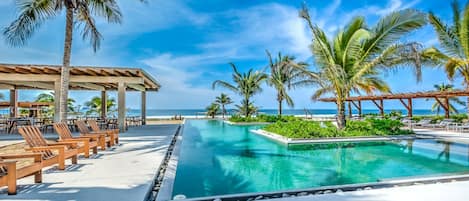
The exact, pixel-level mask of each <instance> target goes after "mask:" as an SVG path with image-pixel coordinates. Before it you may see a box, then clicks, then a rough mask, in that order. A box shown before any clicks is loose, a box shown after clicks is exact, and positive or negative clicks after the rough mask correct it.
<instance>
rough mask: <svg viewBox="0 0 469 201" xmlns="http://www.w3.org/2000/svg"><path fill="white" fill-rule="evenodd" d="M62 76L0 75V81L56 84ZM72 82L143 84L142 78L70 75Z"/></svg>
mask: <svg viewBox="0 0 469 201" xmlns="http://www.w3.org/2000/svg"><path fill="white" fill-rule="evenodd" d="M59 79H60V75H46V74H18V73H0V81H14V82H18V81H26V82H28V81H29V82H31V81H34V82H54V81H56V80H59ZM70 82H84V83H119V82H123V83H128V84H143V83H144V82H143V78H141V77H122V76H89V75H70Z"/></svg>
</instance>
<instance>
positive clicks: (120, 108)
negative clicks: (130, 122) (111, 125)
mask: <svg viewBox="0 0 469 201" xmlns="http://www.w3.org/2000/svg"><path fill="white" fill-rule="evenodd" d="M125 88H126V84H125V83H123V82H119V83H118V87H117V122H118V123H119V130H120V131H121V132H125V130H126V125H125V110H126V108H125Z"/></svg>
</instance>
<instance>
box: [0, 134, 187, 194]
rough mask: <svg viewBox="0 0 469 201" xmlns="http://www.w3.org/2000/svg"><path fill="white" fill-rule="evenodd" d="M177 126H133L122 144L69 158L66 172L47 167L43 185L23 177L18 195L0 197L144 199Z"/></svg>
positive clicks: (6, 138) (10, 140)
mask: <svg viewBox="0 0 469 201" xmlns="http://www.w3.org/2000/svg"><path fill="white" fill-rule="evenodd" d="M177 127H178V125H151V126H141V127H135V128H130V129H129V130H128V132H126V133H121V134H120V145H118V146H116V147H115V148H112V149H107V150H106V151H99V154H98V155H96V156H95V157H92V158H90V159H85V158H82V157H81V158H80V159H79V160H78V164H77V165H70V162H69V160H67V163H66V164H67V165H68V166H67V170H65V171H59V170H57V169H56V168H55V167H52V168H47V169H44V171H43V183H42V184H34V182H33V177H27V178H24V179H21V180H19V181H18V184H19V186H18V194H17V195H14V196H8V195H6V189H5V188H1V190H0V200H30V201H33V200H41V201H44V200H48V201H62V200H99V201H107V200H109V201H113V200H123V201H126V200H128V201H141V200H144V198H145V196H146V193H147V192H148V190H149V188H150V187H151V185H152V181H153V179H154V176H155V173H156V171H157V168H158V167H159V165H160V164H161V162H162V160H163V157H164V155H165V153H166V150H167V148H168V145H169V144H170V141H171V139H172V136H173V135H174V133H175V132H176V130H177ZM16 137H19V136H16ZM48 137H52V136H48ZM4 138H5V139H0V140H1V141H0V142H2V144H6V143H13V142H16V141H17V139H15V136H8V137H6V136H5V137H4ZM10 138H11V139H10Z"/></svg>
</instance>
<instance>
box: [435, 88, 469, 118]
mask: <svg viewBox="0 0 469 201" xmlns="http://www.w3.org/2000/svg"><path fill="white" fill-rule="evenodd" d="M433 87H434V88H435V90H436V91H453V90H454V85H452V84H445V83H441V84H435V85H433ZM438 99H439V100H440V102H444V100H443V99H442V98H438ZM426 100H430V99H426ZM448 101H449V105H448V109H449V112H450V113H458V110H457V109H456V107H455V106H454V104H458V105H462V106H465V105H466V103H464V101H461V100H459V98H457V97H450V98H448ZM432 111H433V112H434V111H436V114H437V115H439V114H440V111H441V105H440V103H439V102H438V101H436V100H435V102H434V103H433V104H432Z"/></svg>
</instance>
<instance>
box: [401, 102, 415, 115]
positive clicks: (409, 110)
mask: <svg viewBox="0 0 469 201" xmlns="http://www.w3.org/2000/svg"><path fill="white" fill-rule="evenodd" d="M399 101H400V102H401V103H402V105H404V107H405V108H406V110H407V116H408V117H412V110H413V109H412V99H411V98H408V99H407V103H405V102H404V100H403V99H402V98H400V99H399Z"/></svg>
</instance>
